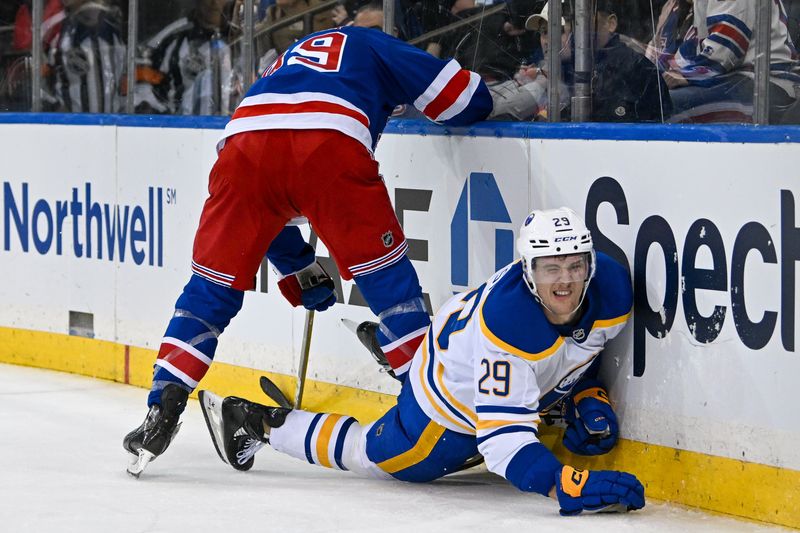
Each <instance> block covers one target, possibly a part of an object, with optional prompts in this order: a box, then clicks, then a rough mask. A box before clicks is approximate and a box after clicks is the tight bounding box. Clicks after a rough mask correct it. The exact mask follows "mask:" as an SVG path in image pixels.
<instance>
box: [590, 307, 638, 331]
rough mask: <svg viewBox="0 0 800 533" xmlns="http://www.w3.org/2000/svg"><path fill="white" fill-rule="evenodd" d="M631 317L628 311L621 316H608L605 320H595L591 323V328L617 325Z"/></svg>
mask: <svg viewBox="0 0 800 533" xmlns="http://www.w3.org/2000/svg"><path fill="white" fill-rule="evenodd" d="M630 318H631V313H630V311H628V312H627V313H626V314H624V315H622V316H618V317H617V318H609V319H606V320H595V321H594V323H593V324H592V329H595V328H610V327H612V326H618V325H620V324H622V323H624V322H627V321H628V320H629V319H630Z"/></svg>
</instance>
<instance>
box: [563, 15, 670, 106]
mask: <svg viewBox="0 0 800 533" xmlns="http://www.w3.org/2000/svg"><path fill="white" fill-rule="evenodd" d="M619 5H620V3H619V0H595V2H594V11H593V20H592V27H593V29H594V47H595V58H594V63H595V64H594V76H593V79H592V115H591V117H592V121H594V122H663V121H664V120H665V119H666V118H668V117H669V116H670V115H671V114H672V102H671V101H670V98H669V91H668V90H667V86H666V84H665V83H664V81H663V80H662V79H661V76H659V73H658V70H657V69H656V68H655V66H654V65H653V64H652V63H651V62H650V61H648V60H647V58H646V57H645V56H644V55H643V54H641V53H640V52H638V51H637V50H635V49H634V48H633V47H631V46H629V45H628V44H626V42H625V41H624V40H623V39H622V36H621V35H620V34H618V33H616V31H617V27H618V24H619V18H620V17H621V14H622V13H621V10H620V7H619ZM572 72H574V70H573V69H572V68H567V69H566V73H567V83H568V84H569V85H572V80H571V78H570V75H571V74H572Z"/></svg>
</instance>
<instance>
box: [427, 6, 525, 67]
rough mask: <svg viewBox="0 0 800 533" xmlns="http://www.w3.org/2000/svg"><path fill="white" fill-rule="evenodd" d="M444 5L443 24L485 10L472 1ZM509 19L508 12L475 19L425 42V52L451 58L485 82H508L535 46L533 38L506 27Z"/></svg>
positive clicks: (466, 17)
mask: <svg viewBox="0 0 800 533" xmlns="http://www.w3.org/2000/svg"><path fill="white" fill-rule="evenodd" d="M448 6H449V20H446V21H443V22H447V23H449V24H452V23H455V22H459V21H462V20H464V19H468V18H470V17H474V16H476V15H480V14H482V12H483V11H484V10H485V9H486V5H480V6H477V5H476V4H475V0H449V1H446V2H445V7H446V8H447V7H448ZM511 18H512V17H511V12H510V11H509V9H506V10H505V11H500V12H498V13H494V14H492V15H488V16H485V17H482V18H479V19H477V20H475V21H474V22H472V23H469V24H466V25H464V26H461V27H459V28H456V29H454V30H452V31H450V32H449V33H447V34H445V35H444V36H443V37H441V38H439V39H437V41H436V42H432V43H429V44H428V46H427V50H428V52H430V53H432V54H433V55H435V56H438V57H453V58H455V59H456V60H457V61H458V62H459V63H460V64H461V65H463V66H464V68H468V69H470V70H473V71H475V72H477V73H478V74H480V75H481V78H483V80H484V81H485V82H487V83H492V82H501V81H507V80H510V79H512V78H513V77H514V74H515V73H516V71H517V69H518V68H519V65H520V64H522V63H523V61H524V60H525V59H526V58H527V57H528V56H530V54H531V51H532V49H533V47H534V46H535V45H536V41H535V39H533V36H531V35H528V34H526V33H525V32H521V33H520V32H517V31H515V28H514V27H513V25H511V24H507V23H508V22H509V20H510V19H511Z"/></svg>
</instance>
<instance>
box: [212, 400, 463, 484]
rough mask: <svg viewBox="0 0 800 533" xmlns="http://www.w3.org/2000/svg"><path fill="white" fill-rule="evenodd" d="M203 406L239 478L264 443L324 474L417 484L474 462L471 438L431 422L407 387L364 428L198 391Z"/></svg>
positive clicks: (216, 440)
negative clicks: (334, 471) (321, 469)
mask: <svg viewBox="0 0 800 533" xmlns="http://www.w3.org/2000/svg"><path fill="white" fill-rule="evenodd" d="M201 405H202V406H203V410H204V413H205V414H206V422H207V424H208V427H209V431H210V432H211V435H212V439H214V443H215V446H216V447H217V452H218V453H219V455H220V457H221V458H222V459H223V461H225V462H227V463H229V464H231V465H232V466H233V467H234V468H237V469H239V470H247V469H249V468H250V467H251V466H252V464H253V460H252V456H253V454H255V451H257V450H258V449H259V448H260V445H258V444H255V445H254V442H256V443H267V442H268V443H269V444H270V446H271V447H272V448H273V449H275V450H277V451H279V452H282V453H285V454H287V455H290V456H292V457H295V458H296V459H300V460H302V461H307V462H309V463H311V464H316V465H319V466H324V467H327V468H333V469H337V470H349V471H351V472H354V473H356V474H359V475H361V476H364V477H372V478H377V479H391V478H395V479H399V480H402V481H415V482H424V481H431V480H434V479H437V478H439V477H442V476H444V475H446V474H448V473H450V472H454V471H456V470H457V469H459V467H460V466H461V465H463V464H464V461H465V460H467V459H468V458H470V457H472V456H474V455H475V454H477V446H476V444H475V437H474V436H472V435H463V434H459V433H455V432H453V431H450V430H447V429H445V428H443V427H442V426H439V425H438V424H436V423H435V422H432V421H431V420H430V419H429V418H428V417H427V416H426V415H425V414H424V413H423V412H422V410H421V409H420V408H419V406H418V404H417V402H416V400H415V399H414V395H413V391H412V389H411V386H410V385H408V384H406V385H404V386H403V390H402V392H401V394H400V397H399V399H398V403H397V405H396V406H394V407H392V408H391V409H390V410H389V411H388V412H387V413H386V414H385V415H384V416H382V417H381V418H380V419H378V420H377V421H376V422H374V423H372V424H367V425H364V426H362V425H361V424H359V423H358V421H356V420H355V419H354V418H353V417H350V416H344V415H338V414H330V413H312V412H309V411H300V410H294V411H290V412H287V411H288V410H286V409H281V408H277V407H266V406H262V405H259V404H256V403H253V402H248V401H247V400H242V399H241V398H235V397H228V398H225V399H224V400H223V399H221V398H219V397H217V396H214V395H213V394H211V393H208V392H207V391H201ZM240 429H244V431H240ZM245 433H246V434H247V437H245V436H243V434H245ZM236 438H239V439H249V441H248V440H239V441H237V440H235V439H236Z"/></svg>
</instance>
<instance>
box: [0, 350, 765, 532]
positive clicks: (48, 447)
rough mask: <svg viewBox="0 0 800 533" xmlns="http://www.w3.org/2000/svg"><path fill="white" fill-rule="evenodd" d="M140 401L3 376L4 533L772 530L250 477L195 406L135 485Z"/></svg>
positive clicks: (32, 372)
mask: <svg viewBox="0 0 800 533" xmlns="http://www.w3.org/2000/svg"><path fill="white" fill-rule="evenodd" d="M146 394H147V392H146V391H145V390H143V389H140V388H135V387H130V386H126V385H121V384H118V383H112V382H108V381H102V380H96V379H91V378H87V377H82V376H75V375H70V374H63V373H58V372H51V371H46V370H38V369H32V368H24V367H18V366H12V365H3V364H0V531H2V532H6V533H12V532H13V533H16V532H59V533H62V532H63V533H67V532H79V533H92V532H110V533H125V532H161V531H163V532H167V531H170V532H179V531H195V532H222V531H236V532H245V531H263V532H269V533H271V532H284V531H287V532H288V531H292V532H302V533H305V532H323V531H326V532H327V531H335V532H346V533H354V532H360V531H363V532H367V531H368V532H378V533H390V532H397V533H422V532H427V531H435V532H446V531H454V532H455V531H457V532H465V531H490V532H499V531H514V532H517V531H519V532H537V533H538V532H545V531H557V532H559V533H562V532H568V531H576V532H581V533H586V532H587V531H589V532H600V533H603V532H609V533H624V532H626V531H669V532H681V533H686V532H690V531H692V532H694V531H703V532H709V533H710V532H715V533H716V532H720V531H777V530H779V528H773V527H769V526H766V525H761V524H757V523H753V522H745V521H738V520H733V519H729V518H726V517H721V516H718V515H708V514H704V513H700V512H697V511H692V510H687V509H685V508H682V507H677V506H671V505H666V504H663V503H655V502H648V505H647V507H645V509H643V510H642V511H638V512H633V513H628V514H625V515H587V516H578V517H570V518H563V517H560V516H559V515H558V509H557V506H556V504H555V502H553V501H551V500H548V499H546V498H543V497H541V496H538V495H534V494H525V493H522V492H519V491H517V490H516V489H515V488H513V487H512V486H510V485H509V484H508V483H507V482H506V481H505V480H503V479H501V478H499V477H497V476H495V475H493V474H490V473H488V472H486V471H485V470H480V469H473V470H470V471H467V472H462V473H459V474H455V475H452V476H449V477H447V478H445V479H442V480H439V481H437V482H435V483H430V484H424V485H416V484H414V485H412V484H408V483H401V482H392V481H376V480H366V479H361V478H358V477H356V476H355V475H353V474H350V473H348V472H339V471H333V470H328V469H324V468H321V467H317V466H313V465H309V464H306V463H304V462H302V461H298V460H296V459H293V458H290V457H288V456H284V455H281V454H279V453H277V452H275V451H273V450H271V449H268V448H267V449H264V450H262V451H261V452H259V454H258V455H257V456H256V463H255V466H254V467H253V469H252V470H251V471H249V472H245V473H243V472H237V471H234V470H233V469H231V467H229V466H228V465H226V464H224V463H222V461H221V460H220V459H219V457H217V454H216V452H215V451H214V447H213V445H212V444H211V439H210V437H209V436H208V433H207V430H206V427H205V423H204V422H203V416H202V414H201V412H200V408H199V405H198V403H197V402H196V401H194V400H192V401H190V402H189V406H188V408H187V412H186V413H184V415H183V417H182V420H183V427H182V428H181V431H180V433H179V434H178V436H177V438H176V439H175V441H174V442H173V443H172V445H171V447H170V448H169V450H167V452H166V453H165V454H164V455H163V456H161V457H160V458H158V459H157V460H156V461H155V462H153V463H151V464H150V465H149V466H148V468H147V470H146V471H145V472H144V473H143V474H142V476H141V478H140V479H138V480H137V479H134V478H132V477H130V476H129V475H127V474H126V473H125V466H126V464H127V453H126V452H124V451H123V449H122V437H123V436H124V435H125V434H126V433H127V432H128V431H129V430H131V429H133V428H134V427H136V426H138V425H139V424H140V423H141V421H142V419H143V418H144V414H145V411H146V407H145V397H146Z"/></svg>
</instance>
